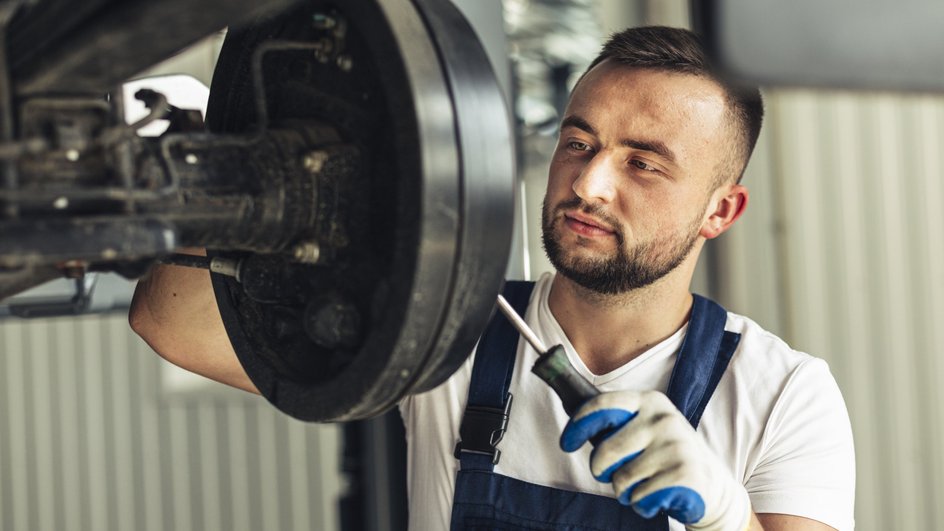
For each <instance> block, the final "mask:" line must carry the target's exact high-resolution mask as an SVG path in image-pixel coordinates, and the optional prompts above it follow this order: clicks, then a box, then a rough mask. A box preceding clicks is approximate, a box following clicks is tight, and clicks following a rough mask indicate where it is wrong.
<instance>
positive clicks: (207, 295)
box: [128, 249, 259, 393]
mask: <svg viewBox="0 0 944 531" xmlns="http://www.w3.org/2000/svg"><path fill="white" fill-rule="evenodd" d="M182 252H184V253H187V254H196V255H205V254H206V252H205V251H204V250H202V249H186V250H183V251H182ZM128 321H129V322H130V323H131V329H132V330H134V331H135V332H136V333H137V334H138V335H139V336H141V337H142V338H143V339H144V341H146V342H147V344H148V345H150V346H151V348H152V349H154V351H155V352H157V353H158V354H159V355H160V356H161V357H162V358H164V359H166V360H167V361H169V362H171V363H173V364H174V365H177V366H179V367H182V368H184V369H187V370H188V371H192V372H195V373H197V374H200V375H203V376H206V377H207V378H210V379H213V380H216V381H218V382H222V383H225V384H228V385H231V386H233V387H237V388H239V389H243V390H245V391H249V392H253V393H258V392H259V391H258V390H257V389H256V387H255V386H254V385H253V384H252V382H251V381H250V380H249V376H247V375H246V371H245V370H243V368H242V365H240V363H239V360H238V359H237V358H236V352H235V351H234V350H233V346H232V344H230V341H229V337H228V336H227V335H226V329H225V328H224V327H223V320H222V318H221V317H220V311H219V308H217V306H216V296H215V295H214V294H213V285H212V283H211V282H210V272H209V271H206V270H203V269H196V268H192V267H178V266H169V265H161V266H155V267H153V268H152V269H151V271H150V273H149V274H148V275H147V276H146V277H144V278H142V279H141V280H139V281H138V285H137V288H136V289H135V290H134V298H133V299H132V301H131V310H130V312H129V314H128Z"/></svg>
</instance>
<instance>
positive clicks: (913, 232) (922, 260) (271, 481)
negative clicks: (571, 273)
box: [0, 0, 944, 531]
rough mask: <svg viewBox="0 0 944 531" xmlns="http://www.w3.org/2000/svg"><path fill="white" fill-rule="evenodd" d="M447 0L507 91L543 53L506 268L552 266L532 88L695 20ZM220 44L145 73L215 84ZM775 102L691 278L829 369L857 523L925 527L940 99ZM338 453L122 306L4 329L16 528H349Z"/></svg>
mask: <svg viewBox="0 0 944 531" xmlns="http://www.w3.org/2000/svg"><path fill="white" fill-rule="evenodd" d="M457 3H458V4H459V5H460V8H462V9H463V10H464V11H465V12H466V14H467V15H468V16H469V18H470V19H471V20H472V22H473V25H474V26H475V27H476V29H477V31H478V32H479V34H480V35H481V36H482V38H483V41H485V43H486V47H487V48H489V52H490V54H491V56H492V58H493V60H494V61H495V65H496V69H497V70H498V71H499V73H500V77H501V78H502V79H503V80H504V81H505V82H506V85H505V86H506V87H507V86H510V76H507V75H506V73H507V72H508V71H509V70H508V69H509V68H510V66H509V64H508V57H509V54H507V53H506V52H505V48H506V45H508V43H513V44H514V46H515V48H514V50H517V53H512V54H511V57H512V58H514V59H522V58H523V55H522V53H521V52H522V50H523V49H524V48H527V47H528V46H533V47H534V48H535V49H537V48H542V49H544V50H545V51H546V53H547V55H546V56H544V57H543V58H535V59H536V62H533V63H532V66H533V67H534V68H538V69H540V68H543V69H544V70H543V71H542V72H533V71H532V72H531V74H532V75H536V76H537V78H539V79H542V80H543V82H542V83H540V84H538V85H537V86H527V84H526V83H524V82H523V81H524V80H525V77H526V76H527V74H528V72H527V71H526V69H527V65H525V67H524V69H522V67H521V65H520V64H519V76H520V78H519V79H518V85H519V87H520V93H519V94H518V98H517V102H518V105H517V108H518V111H519V114H521V116H522V118H523V119H524V122H525V126H524V127H523V128H522V132H523V137H522V142H521V146H520V149H519V154H520V157H519V159H520V160H519V162H520V163H521V172H520V175H521V186H522V191H523V193H522V194H521V197H520V199H521V206H522V213H523V215H522V217H521V219H524V220H528V223H521V219H519V227H520V228H521V230H519V231H517V234H516V242H515V249H516V252H515V254H514V256H513V258H512V261H511V264H510V265H509V271H510V274H511V275H512V276H515V277H524V276H530V277H531V278H534V277H535V276H537V275H538V274H539V273H540V272H541V271H544V270H547V269H548V267H549V266H548V265H547V263H546V261H545V259H544V256H543V251H541V249H540V239H539V234H540V233H539V226H538V224H537V221H538V219H539V214H538V213H539V211H540V203H541V198H542V196H543V190H544V180H545V176H546V164H547V160H548V154H549V152H550V149H551V147H552V145H553V138H552V137H551V136H548V135H547V132H548V129H549V128H550V129H553V126H554V125H555V124H554V123H553V119H554V117H553V116H551V115H548V114H547V111H548V109H547V107H546V106H544V105H543V104H542V103H541V101H542V100H546V101H551V102H552V103H553V102H555V101H558V102H559V99H560V97H562V94H563V93H561V92H560V90H559V88H560V86H561V83H560V82H561V80H566V78H567V75H568V73H569V72H570V70H568V68H567V67H566V66H567V65H566V63H568V62H570V63H573V64H574V65H575V67H574V68H576V70H577V71H579V70H582V68H583V65H582V64H580V61H581V60H585V61H589V59H590V58H591V57H592V55H593V53H594V52H595V49H596V45H597V43H599V42H600V40H601V39H602V38H603V36H605V35H607V34H608V33H609V32H611V31H614V30H617V29H620V28H622V27H624V26H627V25H639V24H647V23H658V24H668V25H682V26H684V25H688V14H687V10H686V3H685V2H684V1H679V0H673V1H666V0H650V1H642V0H638V1H636V2H622V1H620V0H607V1H603V0H600V1H593V0H582V1H579V0H573V1H572V2H566V1H560V0H559V1H553V2H550V1H549V2H547V4H548V5H553V6H556V8H555V9H554V10H552V9H550V8H548V9H546V10H544V11H543V12H542V13H544V14H546V15H547V16H548V17H550V20H549V22H551V21H554V19H555V17H556V22H555V24H556V27H558V28H559V32H560V33H558V34H554V33H553V32H548V31H540V32H537V33H536V34H535V35H539V36H541V38H540V39H538V37H536V36H535V35H531V37H530V39H529V38H528V35H527V34H526V33H520V32H521V31H526V28H525V29H522V26H521V24H523V23H532V24H535V23H536V22H535V20H537V19H536V16H537V15H536V14H535V13H536V12H534V11H532V12H531V13H529V14H528V17H530V18H529V19H528V20H527V21H525V19H524V18H522V15H523V13H522V12H521V9H523V8H524V7H527V6H529V4H530V7H529V8H530V9H536V8H538V9H539V8H540V4H541V3H540V2H524V1H506V2H505V4H504V6H502V4H501V2H500V1H499V0H489V1H474V0H466V1H462V2H457ZM503 20H504V24H503V22H502V21H503ZM506 29H507V33H506ZM516 31H518V32H519V33H517V34H516ZM567 31H572V33H571V34H569V35H568V34H567V33H566V32H567ZM516 39H517V40H516ZM219 42H220V38H219V37H214V38H211V39H209V40H208V41H206V42H204V43H203V44H202V45H200V46H198V47H196V48H194V49H192V50H190V51H189V52H187V53H185V54H183V55H181V56H179V57H177V58H175V59H174V60H172V61H170V62H168V63H167V64H165V65H162V66H161V67H159V68H158V69H156V70H155V73H157V72H161V73H168V72H181V71H184V72H188V73H191V74H193V75H195V76H196V77H197V78H198V79H201V80H203V81H204V82H205V83H207V84H208V83H209V76H210V72H211V71H212V64H213V60H214V57H215V53H216V51H217V50H218V46H219ZM588 42H589V45H587V43H588ZM588 46H589V48H588ZM576 54H583V55H576ZM581 57H583V59H581ZM548 79H556V80H557V82H555V83H551V82H548ZM555 86H556V87H558V90H557V91H556V92H555ZM522 96H525V98H522ZM766 97H767V113H768V120H767V123H766V125H765V130H764V132H763V134H762V136H761V140H760V143H759V146H758V149H757V151H756V152H755V155H754V159H753V161H752V163H751V165H750V167H749V168H748V171H747V175H746V177H745V183H746V184H747V185H748V186H749V187H750V188H751V191H752V200H751V205H750V207H749V208H748V211H747V214H746V215H745V217H744V218H743V220H742V221H741V222H740V223H739V224H738V225H737V226H736V227H735V228H734V229H733V230H732V231H731V232H730V233H729V234H727V235H725V236H724V237H722V238H721V239H719V240H718V241H716V242H714V243H713V244H712V245H709V246H708V252H707V254H706V256H705V257H704V259H703V263H702V267H701V269H700V271H699V273H698V278H697V279H696V286H695V290H696V291H699V292H701V293H705V294H708V295H710V296H712V297H714V298H716V299H718V300H719V301H720V302H722V303H723V304H725V305H726V306H727V307H728V308H729V309H731V310H733V311H737V312H740V313H744V314H747V315H749V316H751V317H752V318H754V319H755V320H756V321H758V322H759V323H761V324H762V325H763V326H765V327H766V328H768V329H769V330H771V331H772V332H775V333H777V334H779V335H781V337H783V338H784V339H786V340H787V341H788V342H790V343H791V345H793V346H794V347H795V348H797V349H800V350H804V351H808V352H811V353H814V354H815V355H817V356H820V357H823V358H825V359H826V360H827V361H828V362H829V364H830V367H831V369H832V371H833V373H834V374H835V375H836V378H837V380H838V381H839V384H840V387H841V388H842V390H843V394H844V396H845V399H846V402H847V405H848V408H849V411H850V415H851V417H852V423H853V429H854V431H855V437H856V439H855V441H856V450H857V461H858V480H857V504H856V507H857V508H856V519H857V523H858V528H859V529H861V530H864V531H871V530H885V529H933V528H935V527H936V526H935V523H936V522H941V521H944V506H942V505H941V504H940V503H939V500H941V499H944V456H942V453H941V452H940V448H942V447H944V405H942V404H944V396H942V395H944V391H942V390H941V386H940V385H939V382H941V381H944V359H942V354H941V353H942V352H944V328H942V327H941V326H940V325H939V323H941V322H944V280H942V277H941V272H944V247H942V246H941V245H940V242H939V239H940V235H941V234H944V183H942V179H941V178H940V176H941V174H942V170H944V150H942V149H941V147H942V146H944V97H942V96H941V95H900V94H891V93H853V92H841V91H812V90H798V89H789V90H788V89H768V90H766ZM548 120H550V121H548ZM548 124H550V127H548ZM377 442H378V444H381V445H382V444H383V441H377ZM362 464H363V463H362ZM356 465H357V464H356V463H355V464H354V466H356ZM344 466H347V467H348V468H350V466H352V464H351V463H350V462H347V463H345V461H344V458H343V457H342V444H341V437H340V428H339V427H338V426H334V425H307V424H303V423H299V422H297V421H294V420H292V419H290V418H288V417H286V416H284V415H282V414H280V413H278V412H277V411H276V410H275V409H274V408H272V407H270V406H269V405H268V404H267V403H265V402H264V400H262V399H261V398H256V397H253V396H249V395H247V394H245V393H242V392H239V391H234V390H229V389H225V388H223V387H222V386H219V385H216V384H212V383H206V382H204V381H202V380H201V379H199V378H198V377H192V376H189V375H185V374H182V373H180V372H179V371H178V370H176V369H175V368H174V367H171V366H170V365H168V364H166V363H164V362H163V361H161V360H160V359H159V358H158V357H157V356H155V355H154V354H153V353H151V352H150V349H149V348H148V347H147V346H146V345H144V344H143V343H142V342H141V341H140V340H139V339H138V338H137V337H136V336H134V335H133V334H132V333H131V332H130V330H129V329H128V326H127V322H126V318H125V315H124V314H123V313H121V312H118V313H112V314H107V315H94V316H85V317H79V318H53V319H38V320H20V319H16V318H10V319H5V320H3V321H2V323H0V528H2V529H4V530H14V531H20V530H22V531H26V530H31V531H32V530H54V529H55V530H69V529H76V530H88V529H94V530H103V531H104V530H128V529H138V530H148V531H157V530H164V529H175V530H178V531H186V530H208V531H209V530H216V529H232V530H255V529H267V530H303V529H319V530H332V529H340V520H341V516H340V510H339V507H338V500H339V498H340V497H341V496H342V495H343V494H344V493H345V492H346V491H347V489H348V487H349V485H348V479H347V476H345V475H344V474H342V467H344ZM374 501H377V500H374ZM377 502H378V503H381V504H382V503H388V502H389V500H387V501H386V502H385V501H384V500H379V501H377ZM369 525H370V526H371V527H370V528H371V529H396V528H397V527H396V524H395V522H386V523H384V522H372V523H370V524H369ZM384 526H386V527H384Z"/></svg>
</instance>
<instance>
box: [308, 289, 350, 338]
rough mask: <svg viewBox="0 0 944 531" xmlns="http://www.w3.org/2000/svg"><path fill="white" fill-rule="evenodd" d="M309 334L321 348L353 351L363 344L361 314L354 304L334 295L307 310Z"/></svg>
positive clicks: (314, 303) (315, 303)
mask: <svg viewBox="0 0 944 531" xmlns="http://www.w3.org/2000/svg"><path fill="white" fill-rule="evenodd" d="M305 331H306V332H308V337H310V338H311V340H312V341H314V342H315V344H317V345H319V346H322V347H325V348H329V349H336V348H353V347H356V346H357V345H358V344H359V343H360V341H361V335H362V331H361V314H360V312H358V311H357V307H355V306H354V304H353V303H352V302H350V301H348V300H346V299H344V298H342V297H341V296H340V295H338V294H331V295H328V296H327V297H325V298H322V299H319V300H315V301H312V302H311V303H310V304H309V305H308V306H307V307H306V308H305Z"/></svg>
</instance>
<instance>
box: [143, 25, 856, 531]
mask: <svg viewBox="0 0 944 531" xmlns="http://www.w3.org/2000/svg"><path fill="white" fill-rule="evenodd" d="M761 117H762V107H761V102H760V96H759V94H758V93H757V92H756V90H753V91H743V90H739V89H735V88H732V87H730V86H728V85H726V84H724V83H723V82H722V81H720V80H718V79H717V78H715V77H714V76H713V74H712V73H711V71H710V70H709V67H708V66H707V64H706V60H705V58H704V55H703V52H702V51H701V48H700V46H699V44H698V41H697V39H696V38H695V37H694V35H692V34H691V33H689V32H687V31H684V30H675V29H669V28H637V29H631V30H627V31H625V32H623V33H620V34H617V35H615V36H614V37H613V38H612V39H611V40H610V41H609V42H608V43H607V44H606V45H605V46H604V49H603V51H602V52H601V54H600V56H599V57H598V58H597V60H595V61H594V63H593V64H592V65H591V67H590V68H589V69H588V71H587V72H586V73H585V74H584V76H583V78H582V79H581V80H580V81H579V82H578V84H577V86H576V87H575V89H574V92H573V94H572V95H571V99H570V101H569V103H568V105H567V109H566V111H565V114H564V118H563V120H562V122H561V128H560V136H559V140H558V144H557V148H556V150H555V152H554V155H553V158H552V160H551V165H550V171H549V179H548V186H547V194H546V197H545V204H544V213H543V220H542V221H543V223H542V227H543V238H544V244H545V248H546V250H547V253H548V256H549V257H550V259H551V262H552V263H553V265H554V267H555V269H556V270H557V274H556V275H545V276H543V277H542V278H541V279H540V280H539V281H538V282H537V283H536V285H534V286H533V290H532V287H531V286H530V285H521V284H516V285H513V286H512V288H513V289H511V290H509V296H510V297H511V298H513V299H515V301H516V304H517V305H518V307H519V308H521V309H522V310H526V311H525V319H526V320H527V321H528V323H529V324H530V325H531V326H532V327H533V328H534V329H535V330H536V331H537V333H538V335H539V336H541V338H542V339H543V340H544V342H545V343H547V344H549V345H554V344H562V345H563V346H564V348H565V350H566V352H567V355H568V359H569V361H570V363H571V364H572V365H573V367H574V368H575V369H576V370H577V372H579V373H580V374H581V375H582V376H584V377H585V378H587V379H588V380H589V381H590V382H591V383H592V384H593V385H594V386H595V387H596V388H597V389H598V390H600V391H601V394H600V395H599V396H598V397H596V398H594V399H592V400H590V401H589V402H587V403H586V404H584V405H583V406H582V407H581V408H579V409H578V410H577V411H576V412H575V413H574V416H573V418H569V417H568V416H567V414H566V413H565V412H564V411H563V409H562V408H561V405H560V401H559V400H558V399H557V398H556V396H555V395H554V394H553V392H552V391H551V390H550V388H549V387H547V386H546V385H545V384H544V383H543V382H541V381H540V380H538V379H537V378H535V377H534V376H533V375H531V374H529V369H530V367H531V366H532V365H533V363H534V361H535V360H536V358H537V353H535V352H534V351H533V350H532V349H531V347H529V346H528V345H526V344H525V342H523V341H518V340H517V337H515V336H513V335H511V336H509V334H507V333H505V332H502V331H501V330H502V328H501V326H502V324H501V320H500V318H498V319H493V322H492V323H491V324H490V325H489V329H488V330H487V331H486V333H485V334H484V335H483V337H482V339H481V340H480V342H479V346H478V347H477V351H476V353H475V354H474V355H473V356H472V357H470V359H469V361H468V362H466V363H465V364H464V365H463V366H462V367H461V368H460V369H459V371H458V372H457V373H456V374H455V375H453V376H452V377H451V378H450V379H449V380H447V381H446V382H445V383H444V384H442V385H441V386H439V387H438V388H436V389H434V390H432V391H429V392H427V393H424V394H421V395H416V396H412V397H409V398H407V399H405V400H404V401H403V402H402V403H401V406H400V410H401V413H402V415H403V417H404V420H405V423H406V426H407V439H408V446H409V468H408V470H409V473H408V486H409V494H410V518H411V529H418V530H427V529H429V530H438V529H448V528H449V527H450V525H451V526H452V527H453V528H454V529H456V528H458V529H466V528H470V529H518V528H532V529H684V528H688V529H705V530H737V531H740V530H743V529H766V530H768V531H770V530H786V529H790V530H821V529H840V530H847V529H852V527H853V517H852V511H853V499H854V483H855V477H854V476H855V470H854V457H853V447H852V435H851V429H850V426H849V420H848V415H847V413H846V410H845V406H844V404H843V401H842V397H841V395H840V393H839V390H838V388H837V386H836V384H835V381H834V380H833V378H832V376H831V375H830V374H829V371H828V368H827V367H826V364H825V363H824V362H822V361H821V360H818V359H815V358H812V357H810V356H808V355H806V354H803V353H799V352H796V351H793V350H791V349H790V348H789V347H788V346H787V345H785V344H784V343H783V342H782V341H780V340H779V339H777V338H776V337H774V336H773V335H771V334H769V333H767V332H765V331H764V330H762V329H761V328H760V327H759V326H758V325H757V324H755V323H753V322H752V321H750V320H749V319H747V318H745V317H742V316H739V315H735V314H730V313H726V312H725V311H724V310H722V309H721V308H720V307H719V306H717V305H716V304H715V303H712V302H711V301H708V300H707V299H703V298H700V297H697V296H693V295H692V294H691V293H690V292H689V284H690V282H691V278H692V274H693V271H694V268H695V264H696V261H697V258H698V255H699V253H700V251H701V249H702V247H703V245H704V243H705V241H706V240H708V239H712V238H715V237H717V236H719V235H720V234H722V233H723V232H725V231H726V230H727V229H728V228H729V227H730V226H731V225H732V224H733V223H734V222H735V220H737V219H738V218H739V217H740V215H741V214H742V213H743V211H744V208H745V206H746V204H747V200H748V192H747V189H746V188H745V187H744V186H742V185H741V184H740V177H741V174H742V173H743V171H744V167H745V166H746V164H747V160H748V158H749V156H750V153H751V151H752V149H753V146H754V143H755V142H756V139H757V135H758V132H759V129H760V122H761ZM199 275H203V276H202V277H200V276H199ZM184 276H185V277H186V278H184ZM184 276H181V275H177V274H171V273H169V272H168V270H158V271H156V272H155V274H154V275H153V276H152V277H151V280H150V281H148V282H145V283H143V284H142V285H141V286H139V289H138V293H137V294H136V298H135V304H134V308H133V309H132V317H131V319H132V323H134V326H135V329H136V330H138V331H139V333H141V334H142V336H143V337H145V339H146V340H148V342H149V343H151V344H152V346H154V347H155V350H157V351H158V352H159V353H160V354H161V355H163V356H165V357H167V358H168V359H170V360H171V361H173V362H175V363H177V364H179V365H182V366H184V367H187V368H190V369H191V370H196V371H197V372H201V373H203V374H206V375H208V376H210V377H213V378H216V379H218V380H221V381H224V382H227V383H230V384H232V385H236V386H238V387H242V388H244V389H249V390H252V389H253V387H252V384H251V382H249V381H248V379H247V378H246V377H245V374H244V373H243V372H242V371H241V369H240V368H239V365H238V362H237V361H236V358H235V355H234V354H233V352H232V347H230V346H229V344H228V341H227V340H226V336H225V333H223V332H222V331H221V330H222V325H221V323H220V322H219V318H218V317H215V314H213V312H209V314H210V315H211V316H213V317H215V321H213V322H212V323H209V322H208V319H209V318H206V317H204V318H203V319H204V321H203V322H202V324H200V325H198V326H199V327H203V326H212V327H213V328H212V329H213V330H214V332H213V333H212V334H206V333H205V332H204V331H202V330H200V328H199V327H197V326H195V325H194V323H193V322H187V320H186V319H187V316H186V315H184V316H183V317H182V318H181V317H168V316H174V315H176V314H175V313H174V312H176V311H177V309H176V308H175V307H174V305H175V304H176V303H175V301H174V299H175V298H174V297H170V296H169V294H170V293H171V292H173V291H174V290H177V287H181V289H180V291H183V289H184V288H183V286H185V285H186V289H191V290H192V289H194V288H196V287H201V286H202V287H201V288H200V289H202V290H203V293H206V294H207V295H206V299H207V300H208V301H209V302H207V303H206V304H208V305H212V304H213V302H212V296H211V295H210V294H209V291H207V290H208V285H209V280H208V279H207V278H206V276H205V273H201V272H188V273H187V275H184ZM191 305H192V304H191ZM190 311H191V312H193V313H192V314H191V316H190V318H196V317H198V315H197V314H198V313H202V314H203V315H206V314H207V308H206V307H204V308H197V309H194V310H190ZM165 319H172V322H171V323H170V324H169V326H170V328H168V327H167V326H165V327H161V326H160V325H161V322H162V321H164V320H165ZM174 319H176V320H174ZM170 330H174V331H175V333H169V331H170ZM195 330H198V331H200V333H194V331H195ZM198 336H199V337H198ZM509 337H513V339H508V338H509ZM191 341H201V344H200V345H199V347H198V349H199V350H197V349H194V348H193V345H191V344H189V343H190V342H191ZM193 351H199V352H204V353H206V354H205V355H204V356H202V357H200V358H198V359H193V358H190V357H187V356H185V355H184V354H183V353H185V352H193ZM506 369H507V370H506ZM509 372H510V375H509V374H508V373H509ZM509 393H510V395H512V396H513V400H511V402H512V406H511V408H510V418H509V420H508V425H507V430H506V431H505V432H504V436H503V438H502V439H501V441H500V442H497V441H495V440H494V437H493V438H492V440H491V441H490V442H489V446H495V447H497V449H498V450H500V453H497V452H495V451H494V450H495V448H482V447H475V446H474V445H473V444H472V443H471V442H470V441H471V439H472V437H468V435H470V434H472V433H473V432H472V431H470V430H473V429H474V427H475V426H474V424H475V422H473V421H472V420H468V419H479V420H478V421H477V422H481V418H482V415H483V413H482V412H483V411H486V410H484V409H482V408H487V407H496V406H497V407H504V406H506V405H507V404H508V401H509V399H508V398H507V396H508V394H509ZM488 396H497V397H499V402H497V403H493V404H492V403H489V399H488V398H483V397H488ZM486 416H487V414H486ZM464 419H466V420H464ZM459 439H468V440H461V441H460V442H459V443H458V445H457V444H456V441H457V440H459ZM487 440H488V437H486V441H487ZM587 442H590V443H591V444H586V443H587ZM496 443H497V444H496ZM454 448H455V453H456V455H455V456H454V455H453V449H454ZM562 450H564V451H562ZM565 451H566V452H571V453H565ZM456 457H458V458H459V459H457V458H456ZM588 463H589V470H588ZM614 498H616V499H614ZM666 515H668V517H667V516H666Z"/></svg>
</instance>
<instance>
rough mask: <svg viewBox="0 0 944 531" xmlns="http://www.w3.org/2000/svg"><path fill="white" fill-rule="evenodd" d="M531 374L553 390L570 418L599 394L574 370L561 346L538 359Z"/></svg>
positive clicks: (552, 348)
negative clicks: (535, 375) (538, 377)
mask: <svg viewBox="0 0 944 531" xmlns="http://www.w3.org/2000/svg"><path fill="white" fill-rule="evenodd" d="M531 372H533V373H534V374H537V375H538V376H540V377H541V379H542V380H544V381H545V382H547V384H548V385H550V386H551V388H552V389H554V392H556V393H557V396H559V397H560V399H561V402H562V403H563V404H564V411H566V412H567V414H568V415H570V416H573V415H574V413H576V412H577V409H578V408H579V407H580V406H582V405H583V403H584V402H586V401H587V400H590V399H591V398H593V397H595V396H597V395H598V394H600V391H597V388H596V387H594V386H593V385H592V384H591V383H590V382H588V381H587V379H586V378H584V377H583V376H581V375H580V374H579V373H578V372H577V371H576V370H574V367H573V366H572V365H571V364H570V360H568V359H567V353H566V352H565V351H564V347H563V346H561V345H557V346H554V347H551V349H550V350H548V351H547V352H545V353H544V354H543V355H542V356H541V357H540V358H538V361H536V362H535V363H534V367H532V368H531Z"/></svg>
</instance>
